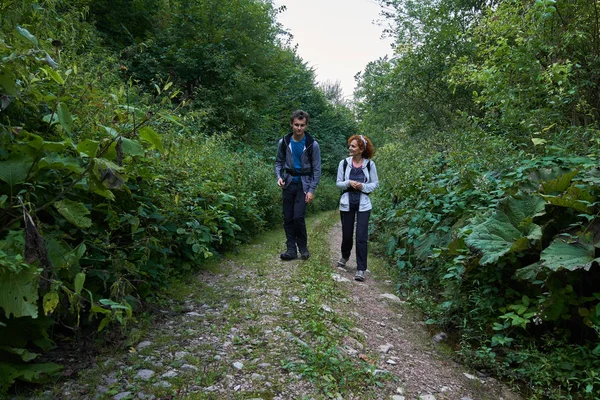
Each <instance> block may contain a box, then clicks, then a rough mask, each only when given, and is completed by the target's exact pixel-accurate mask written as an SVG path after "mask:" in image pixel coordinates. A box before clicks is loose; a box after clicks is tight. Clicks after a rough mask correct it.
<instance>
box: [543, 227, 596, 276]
mask: <svg viewBox="0 0 600 400" xmlns="http://www.w3.org/2000/svg"><path fill="white" fill-rule="evenodd" d="M595 253H596V249H595V246H594V243H593V238H592V235H591V234H589V233H588V234H585V235H582V236H580V237H579V238H578V240H577V241H576V242H573V243H568V242H566V241H565V240H563V239H561V238H558V239H555V240H554V241H553V242H552V244H550V246H548V247H547V248H546V249H544V251H542V254H541V255H540V263H541V264H542V265H543V266H544V267H546V268H549V269H551V270H552V271H558V270H560V269H567V270H569V271H575V270H577V269H584V270H586V271H589V269H590V267H591V266H592V264H593V263H594V262H599V261H600V258H596V257H594V255H595Z"/></svg>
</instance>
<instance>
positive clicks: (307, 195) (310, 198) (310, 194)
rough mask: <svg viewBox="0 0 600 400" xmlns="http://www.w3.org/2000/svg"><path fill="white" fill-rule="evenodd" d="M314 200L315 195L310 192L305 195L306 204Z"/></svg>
mask: <svg viewBox="0 0 600 400" xmlns="http://www.w3.org/2000/svg"><path fill="white" fill-rule="evenodd" d="M314 198H315V195H314V194H313V193H312V192H308V193H306V196H305V197H304V201H306V202H307V203H310V202H311V201H313V199H314Z"/></svg>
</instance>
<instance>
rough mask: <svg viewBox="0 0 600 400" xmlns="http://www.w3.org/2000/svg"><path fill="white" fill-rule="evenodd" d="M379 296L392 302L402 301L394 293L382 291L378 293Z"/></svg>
mask: <svg viewBox="0 0 600 400" xmlns="http://www.w3.org/2000/svg"><path fill="white" fill-rule="evenodd" d="M379 297H381V298H382V299H386V300H391V301H393V302H394V303H403V301H402V300H400V298H399V297H398V296H396V295H395V294H391V293H383V294H381V295H379Z"/></svg>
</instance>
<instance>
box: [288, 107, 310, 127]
mask: <svg viewBox="0 0 600 400" xmlns="http://www.w3.org/2000/svg"><path fill="white" fill-rule="evenodd" d="M295 119H304V120H306V125H308V121H309V120H310V115H308V113H307V112H306V111H302V110H296V111H294V112H293V113H292V118H290V123H292V124H293V123H294V120H295Z"/></svg>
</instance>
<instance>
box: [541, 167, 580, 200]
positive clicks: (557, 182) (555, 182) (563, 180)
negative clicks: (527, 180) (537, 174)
mask: <svg viewBox="0 0 600 400" xmlns="http://www.w3.org/2000/svg"><path fill="white" fill-rule="evenodd" d="M578 172H579V171H578V170H576V169H575V170H573V171H569V172H567V173H566V174H562V175H561V176H559V177H558V178H556V179H552V180H550V181H547V182H544V183H542V185H541V186H542V190H543V192H544V193H545V194H551V193H562V192H564V191H565V190H567V188H568V187H569V186H571V181H572V180H573V178H574V177H575V175H577V173H578Z"/></svg>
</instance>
